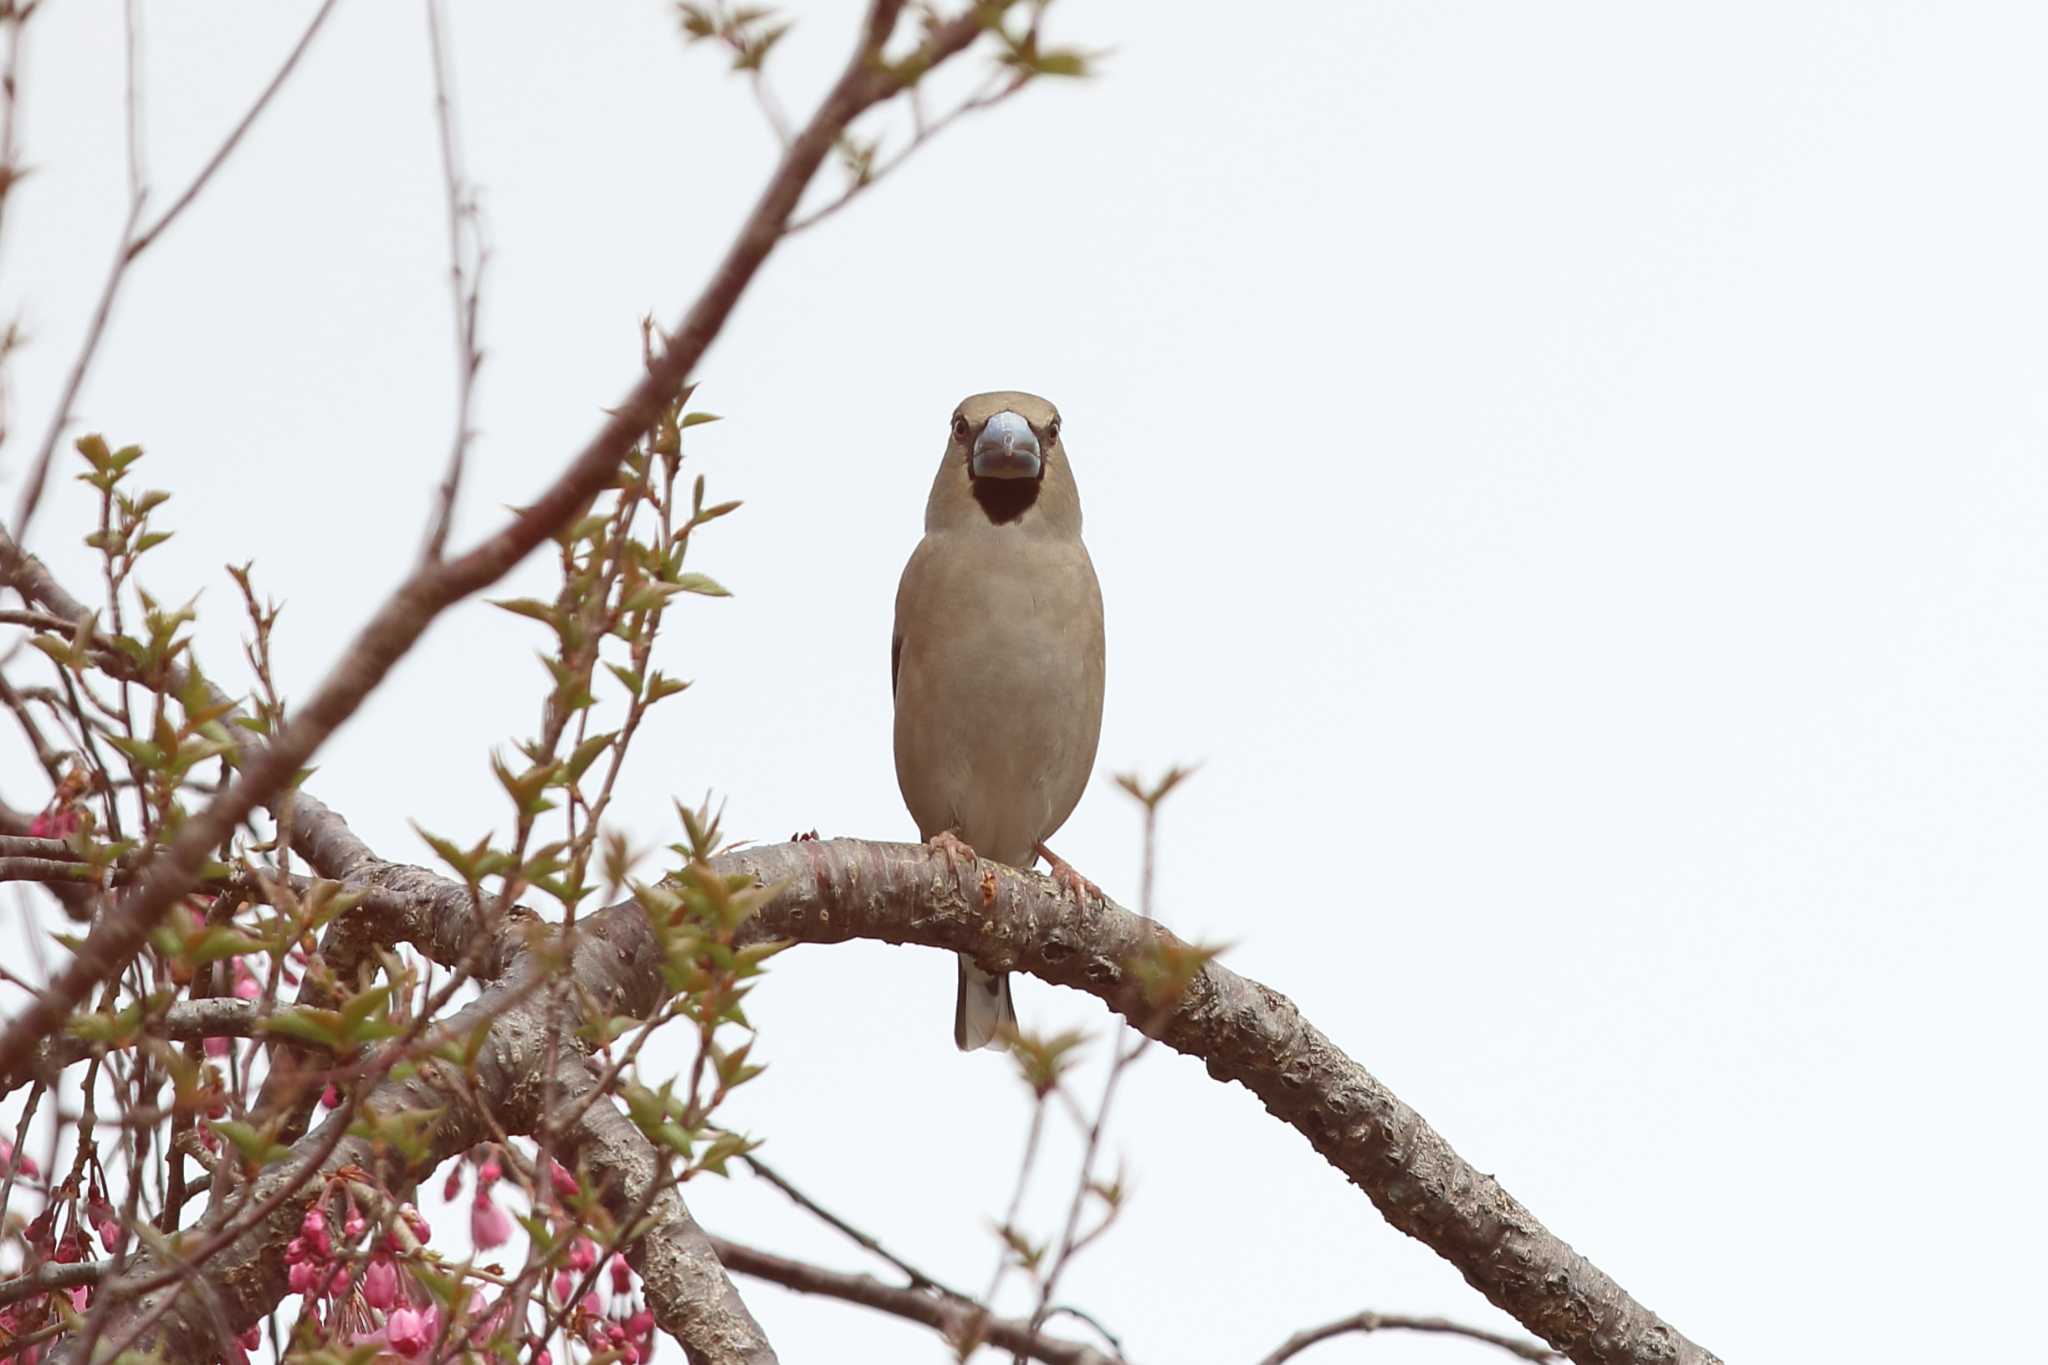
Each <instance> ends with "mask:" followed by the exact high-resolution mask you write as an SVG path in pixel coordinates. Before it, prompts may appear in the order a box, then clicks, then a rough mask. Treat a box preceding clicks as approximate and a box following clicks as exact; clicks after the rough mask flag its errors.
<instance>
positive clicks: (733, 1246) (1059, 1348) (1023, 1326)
mask: <svg viewBox="0 0 2048 1365" xmlns="http://www.w3.org/2000/svg"><path fill="white" fill-rule="evenodd" d="M712 1245H714V1246H716V1247H717V1248H718V1259H719V1260H721V1261H723V1262H724V1263H725V1268H726V1269H727V1270H732V1271H737V1272H738V1273H739V1274H742V1275H752V1276H754V1277H755V1278H757V1279H763V1280H768V1281H771V1282H772V1283H775V1284H779V1285H781V1286H782V1287H783V1288H785V1289H794V1290H796V1291H797V1292H798V1293H799V1294H820V1295H823V1296H825V1297H826V1298H833V1299H841V1300H843V1301H845V1302H847V1303H857V1304H859V1305H861V1306H862V1307H863V1308H873V1309H876V1310H878V1311H880V1312H884V1313H888V1314H891V1315H893V1316H895V1317H899V1318H904V1319H906V1320H908V1321H910V1322H918V1323H923V1324H924V1325H925V1326H926V1327H930V1328H933V1329H934V1330H936V1331H938V1332H939V1333H940V1334H941V1335H943V1336H944V1337H945V1338H946V1340H947V1341H949V1342H952V1343H954V1344H955V1345H956V1346H957V1345H958V1344H960V1343H964V1342H970V1341H979V1342H987V1343H989V1344H990V1345H993V1346H997V1347H1000V1348H1001V1349H1003V1350H1006V1351H1016V1352H1019V1353H1021V1354H1023V1355H1025V1356H1027V1357H1028V1358H1030V1359H1033V1360H1042V1361H1045V1362H1047V1365H1122V1362H1121V1361H1120V1360H1119V1359H1118V1358H1117V1357H1115V1356H1110V1355H1106V1354H1104V1353H1103V1352H1101V1351H1098V1350H1096V1349H1095V1348H1094V1347H1093V1346H1090V1345H1088V1344H1087V1343H1086V1342H1079V1341H1061V1340H1059V1339H1057V1338H1054V1337H1048V1336H1046V1335H1045V1334H1044V1333H1042V1332H1034V1331H1033V1330H1032V1328H1031V1325H1030V1324H1029V1323H1024V1322H1014V1321H1012V1320H1010V1319H1008V1318H998V1317H995V1316H993V1315H991V1314H990V1313H989V1312H988V1311H987V1310H986V1309H984V1308H982V1307H981V1306H980V1305H979V1304H973V1303H961V1302H960V1301H959V1300H957V1299H953V1298H948V1297H946V1296H945V1295H942V1294H936V1293H933V1292H931V1291H930V1290H926V1289H909V1288H899V1287H897V1286H895V1285H888V1284H883V1283H882V1282H881V1281H880V1280H878V1279H876V1278H874V1277H873V1276H872V1275H848V1274H846V1273H845V1272H843V1271H838V1270H827V1269H825V1268H824V1267H823V1266H815V1265H810V1264H807V1263H805V1262H803V1261H793V1260H790V1259H789V1258H787V1257H784V1256H777V1255H774V1254H772V1253H770V1252H766V1251H757V1250H755V1249H754V1248H753V1247H750V1246H743V1245H741V1244H740V1243H738V1242H729V1241H727V1240H725V1239H724V1238H722V1237H717V1238H713V1239H712Z"/></svg>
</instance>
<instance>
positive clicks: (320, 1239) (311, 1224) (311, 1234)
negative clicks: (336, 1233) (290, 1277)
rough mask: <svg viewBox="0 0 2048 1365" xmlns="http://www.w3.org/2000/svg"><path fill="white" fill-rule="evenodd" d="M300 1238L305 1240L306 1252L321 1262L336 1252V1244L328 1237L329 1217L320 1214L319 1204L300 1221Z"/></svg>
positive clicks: (309, 1210)
mask: <svg viewBox="0 0 2048 1365" xmlns="http://www.w3.org/2000/svg"><path fill="white" fill-rule="evenodd" d="M299 1236H300V1237H302V1238H304V1239H305V1243H306V1250H307V1251H309V1252H311V1253H312V1254H313V1255H314V1256H315V1257H317V1258H319V1259H320V1260H323V1261H324V1260H326V1259H327V1258H328V1257H329V1256H330V1255H332V1254H333V1252H334V1242H333V1240H332V1239H331V1238H329V1237H328V1235H327V1215H326V1214H324V1213H322V1212H320V1206H319V1205H318V1204H315V1205H314V1206H313V1207H312V1208H310V1209H307V1210H306V1216H305V1217H304V1218H303V1219H301V1220H300V1221H299Z"/></svg>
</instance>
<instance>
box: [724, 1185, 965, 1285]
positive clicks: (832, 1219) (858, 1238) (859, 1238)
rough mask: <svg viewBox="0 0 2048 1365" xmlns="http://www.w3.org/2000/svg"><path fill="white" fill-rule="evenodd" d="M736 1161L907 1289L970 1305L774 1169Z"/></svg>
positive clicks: (942, 1283) (942, 1282)
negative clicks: (893, 1271) (891, 1269)
mask: <svg viewBox="0 0 2048 1365" xmlns="http://www.w3.org/2000/svg"><path fill="white" fill-rule="evenodd" d="M740 1160H741V1161H743V1162H745V1163H746V1165H747V1169H748V1170H750V1171H752V1172H753V1173H754V1174H755V1175H758V1176H760V1177H761V1178H762V1179H763V1180H765V1181H767V1182H768V1183H769V1184H771V1185H773V1186H774V1187H775V1188H776V1189H778V1190H781V1191H782V1192H783V1193H784V1194H785V1195H788V1196H789V1198H790V1199H791V1201H793V1202H794V1203H795V1204H796V1205H797V1207H799V1208H801V1209H803V1210H804V1211H805V1212H807V1213H810V1214H812V1215H814V1216H816V1217H817V1218H818V1219H820V1220H821V1221H823V1222H824V1223H825V1224H827V1225H828V1226H830V1227H832V1228H834V1229H836V1230H837V1231H839V1232H840V1233H842V1234H844V1235H845V1236H846V1237H848V1238H850V1239H851V1240H852V1241H853V1242H854V1244H855V1245H857V1246H859V1247H860V1248H861V1249H862V1250H864V1251H868V1252H871V1253H873V1254H874V1255H876V1256H879V1257H881V1258H882V1259H883V1260H885V1261H887V1262H888V1263H889V1264H890V1265H892V1266H895V1267H896V1268H897V1269H898V1270H900V1271H902V1272H903V1273H904V1275H906V1276H908V1277H909V1279H910V1287H911V1288H912V1289H936V1290H938V1291H939V1292H940V1293H941V1294H944V1295H945V1296H946V1297H948V1298H952V1299H958V1300H960V1302H962V1303H973V1302H974V1300H973V1299H972V1298H970V1297H968V1296H967V1295H966V1294H964V1293H962V1292H961V1291H960V1290H958V1289H955V1288H953V1287H952V1286H950V1285H948V1284H946V1283H945V1282H944V1281H942V1280H939V1279H936V1278H934V1277H933V1276H931V1275H927V1274H926V1273H925V1272H924V1271H922V1270H919V1269H918V1268H917V1267H916V1266H914V1265H912V1264H911V1263H910V1262H908V1261H906V1260H904V1259H903V1258H902V1257H900V1256H898V1255H896V1254H895V1253H894V1252H892V1251H890V1250H889V1249H888V1248H887V1247H885V1246H883V1245H882V1244H881V1243H880V1242H879V1241H877V1240H875V1238H874V1237H872V1236H870V1235H869V1234H868V1233H865V1232H862V1231H861V1230H860V1229H859V1228H857V1227H855V1226H854V1225H853V1224H851V1223H849V1222H847V1221H846V1220H845V1219H843V1218H841V1217H839V1215H837V1214H835V1213H833V1212H832V1211H831V1210H829V1209H827V1208H825V1207H824V1206H823V1205H821V1204H819V1203H818V1202H817V1201H816V1200H815V1199H812V1198H811V1197H810V1196H809V1195H807V1194H805V1193H804V1192H803V1191H802V1190H800V1189H798V1188H797V1187H796V1186H795V1185H793V1184H791V1183H790V1182H789V1181H788V1180H786V1179H784V1178H783V1177H782V1175H780V1174H779V1173H778V1172H776V1171H775V1170H774V1168H772V1167H771V1166H769V1165H768V1164H767V1163H766V1162H764V1161H762V1160H761V1159H760V1158H759V1157H757V1156H755V1155H754V1154H753V1153H751V1152H746V1153H742V1154H741V1156H740Z"/></svg>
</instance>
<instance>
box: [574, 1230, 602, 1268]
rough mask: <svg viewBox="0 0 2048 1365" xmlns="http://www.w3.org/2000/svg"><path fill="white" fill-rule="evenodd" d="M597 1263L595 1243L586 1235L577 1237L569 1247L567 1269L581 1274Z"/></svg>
mask: <svg viewBox="0 0 2048 1365" xmlns="http://www.w3.org/2000/svg"><path fill="white" fill-rule="evenodd" d="M596 1264H597V1243H595V1242H593V1241H591V1240H590V1239H589V1238H588V1237H578V1238H577V1239H576V1241H575V1242H574V1243H573V1244H572V1245H571V1246H570V1247H569V1269H571V1270H573V1271H575V1272H576V1273H577V1274H579V1275H580V1274H582V1273H583V1272H584V1271H586V1270H588V1269H590V1267H592V1266H594V1265H596Z"/></svg>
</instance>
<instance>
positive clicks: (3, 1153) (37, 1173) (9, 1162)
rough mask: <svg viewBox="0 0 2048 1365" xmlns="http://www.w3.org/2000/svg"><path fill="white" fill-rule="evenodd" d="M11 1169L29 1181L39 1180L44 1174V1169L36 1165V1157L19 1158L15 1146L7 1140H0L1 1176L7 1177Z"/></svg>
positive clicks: (22, 1156) (25, 1156)
mask: <svg viewBox="0 0 2048 1365" xmlns="http://www.w3.org/2000/svg"><path fill="white" fill-rule="evenodd" d="M9 1169H13V1170H16V1171H19V1172H20V1173H21V1174H22V1176H23V1177H25V1178H26V1179H29V1180H36V1179H39V1178H41V1176H42V1174H43V1172H42V1168H41V1167H39V1166H37V1165H36V1159H35V1158H34V1157H32V1156H27V1155H20V1156H17V1155H16V1154H15V1151H14V1144H13V1143H11V1142H9V1141H8V1140H7V1139H6V1138H0V1176H4V1175H6V1173H7V1172H8V1170H9Z"/></svg>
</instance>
